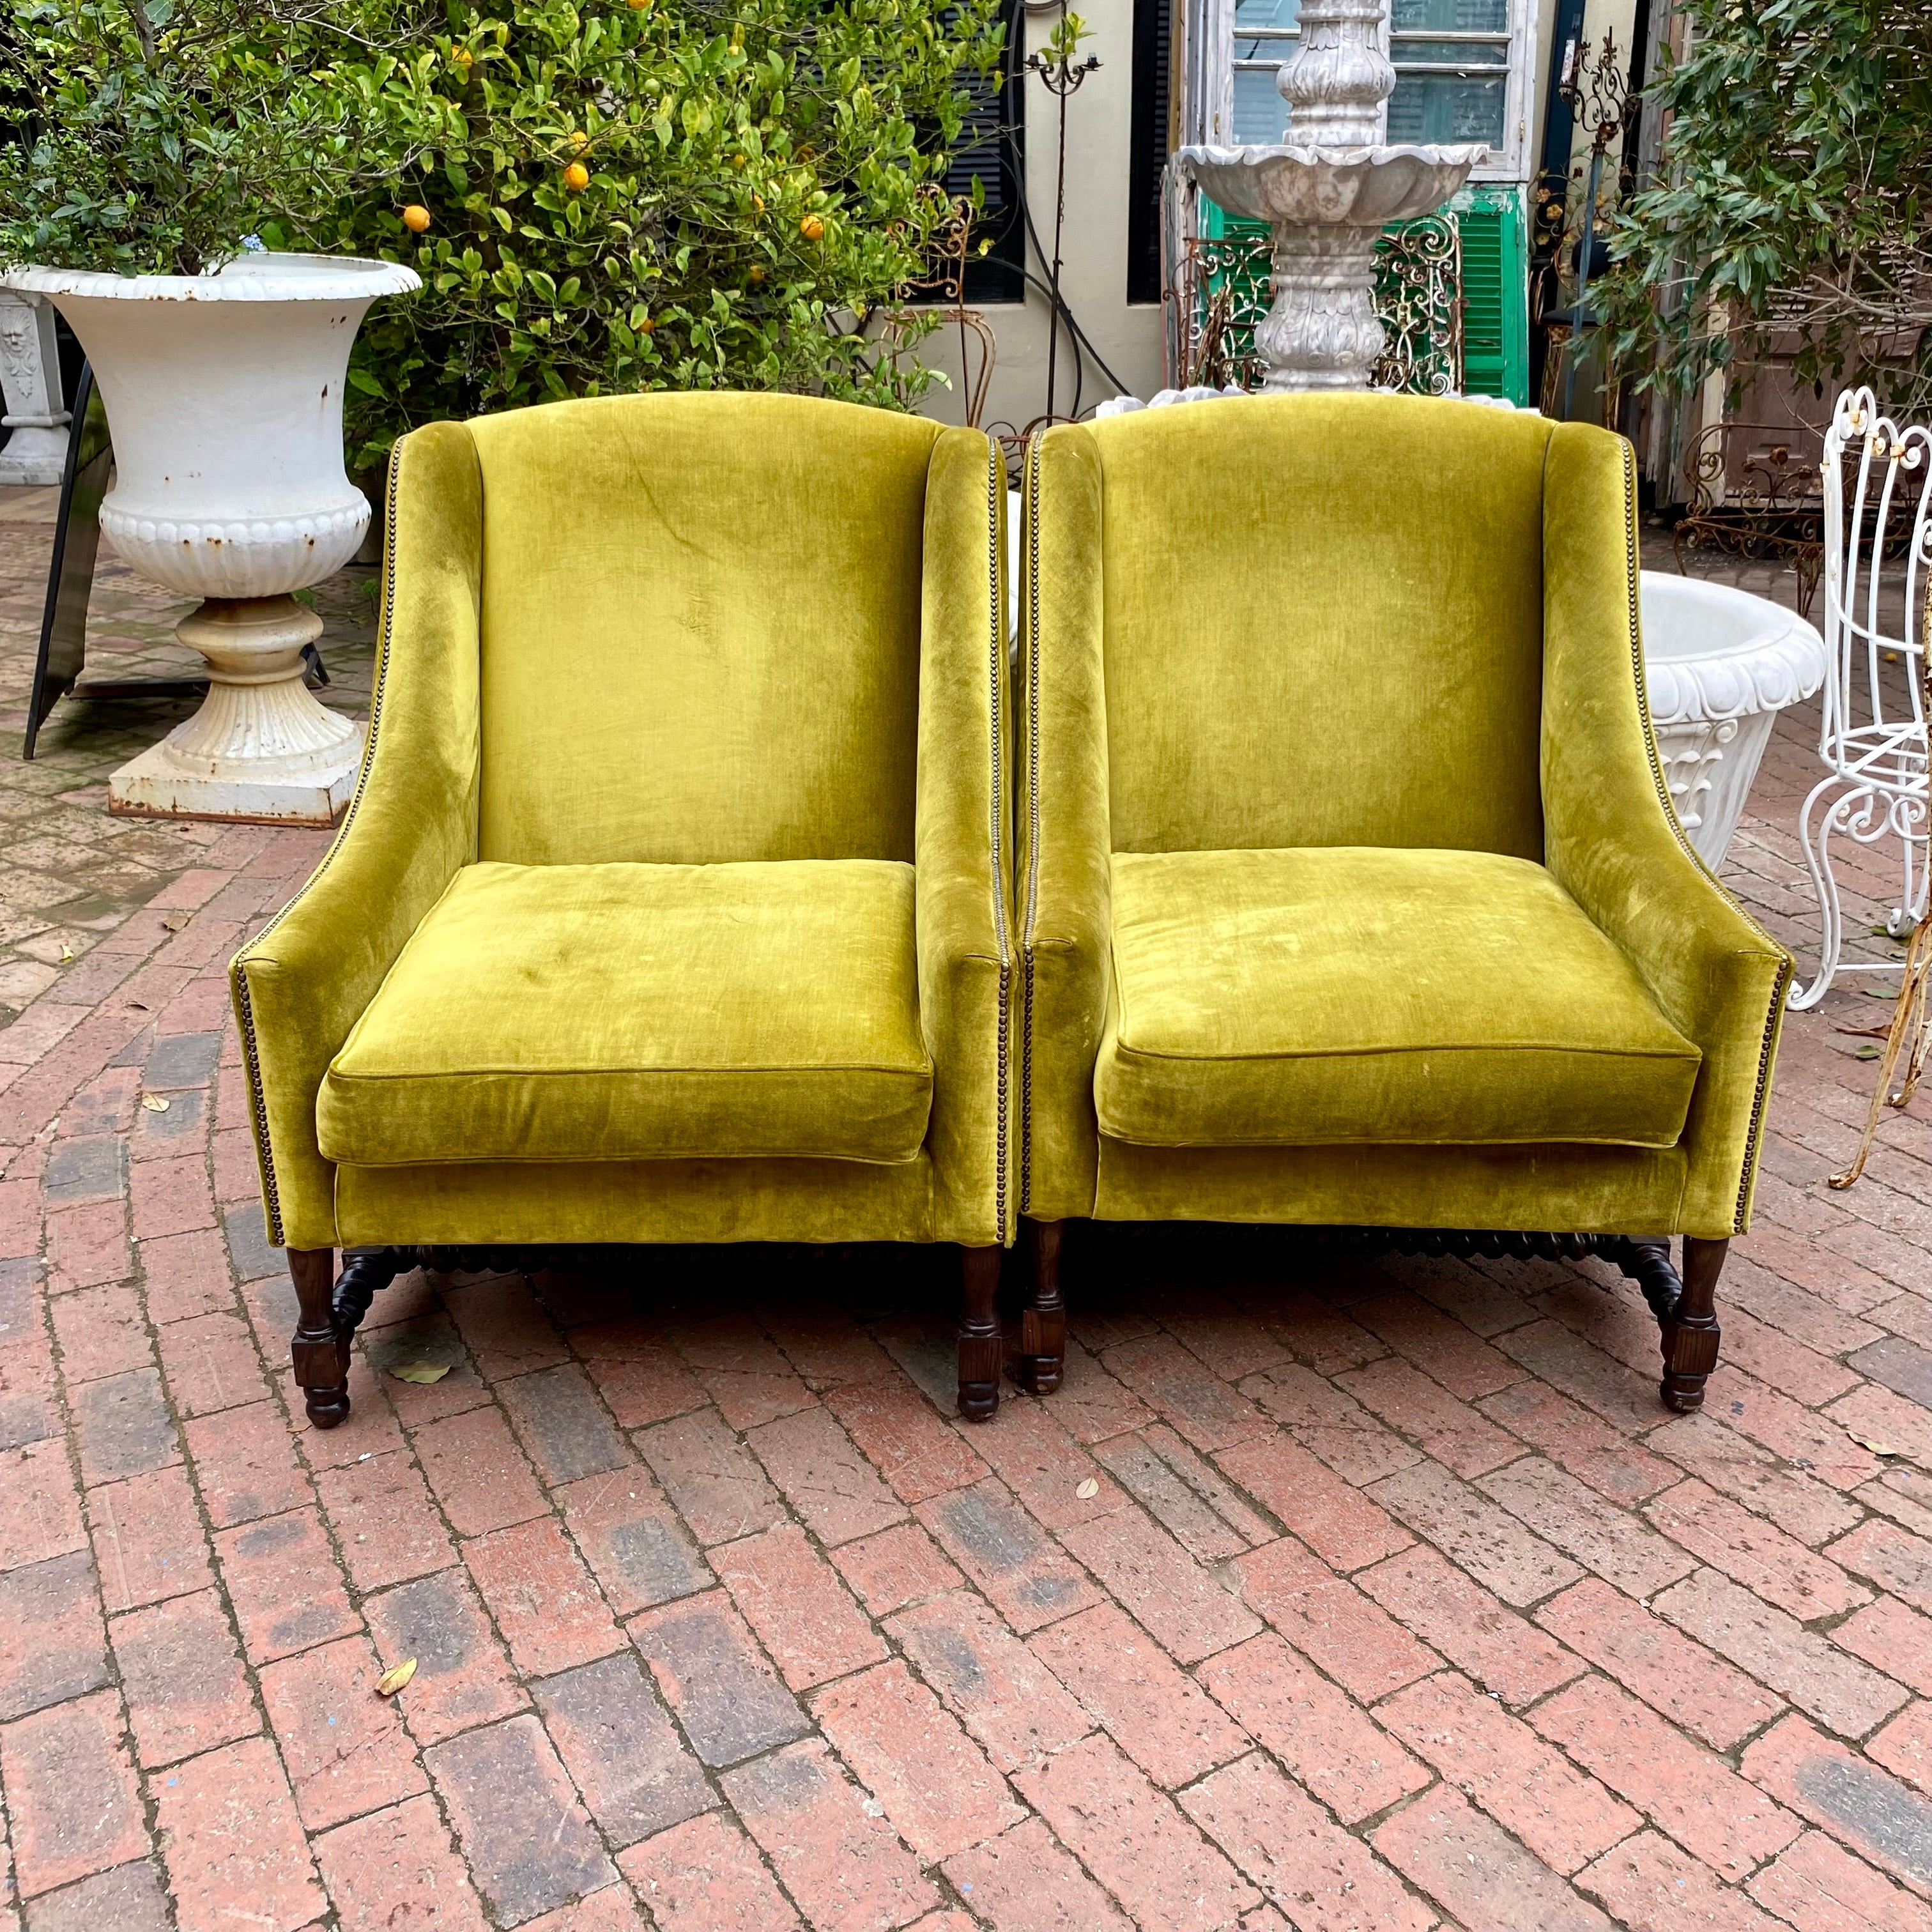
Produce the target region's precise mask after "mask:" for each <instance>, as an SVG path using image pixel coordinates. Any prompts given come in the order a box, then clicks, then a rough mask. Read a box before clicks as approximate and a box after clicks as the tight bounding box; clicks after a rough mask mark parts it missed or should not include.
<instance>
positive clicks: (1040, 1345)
mask: <svg viewBox="0 0 1932 1932" xmlns="http://www.w3.org/2000/svg"><path fill="white" fill-rule="evenodd" d="M1063 1225H1064V1224H1063V1223H1061V1222H1058V1221H1029V1222H1028V1223H1026V1230H1027V1242H1028V1248H1029V1250H1031V1257H1032V1262H1033V1266H1032V1270H1031V1277H1030V1279H1029V1280H1028V1283H1027V1301H1026V1308H1025V1312H1024V1313H1022V1316H1020V1365H1019V1384H1020V1387H1021V1388H1023V1389H1025V1390H1026V1391H1028V1393H1029V1394H1033V1395H1051V1394H1052V1393H1053V1391H1055V1389H1057V1388H1059V1386H1060V1383H1061V1376H1063V1375H1064V1373H1065V1372H1066V1368H1067V1303H1066V1301H1065V1299H1064V1297H1063V1296H1062V1295H1061V1292H1060V1235H1061V1228H1062V1226H1063Z"/></svg>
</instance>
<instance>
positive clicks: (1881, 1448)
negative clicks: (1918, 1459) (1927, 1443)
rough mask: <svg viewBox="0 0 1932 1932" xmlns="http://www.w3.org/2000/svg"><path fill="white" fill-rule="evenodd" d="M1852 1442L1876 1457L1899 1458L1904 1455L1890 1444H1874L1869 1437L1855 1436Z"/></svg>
mask: <svg viewBox="0 0 1932 1932" xmlns="http://www.w3.org/2000/svg"><path fill="white" fill-rule="evenodd" d="M1852 1441H1853V1442H1855V1443H1856V1444H1857V1445H1858V1447H1859V1448H1861V1449H1869V1450H1870V1451H1871V1452H1872V1454H1873V1455H1874V1456H1897V1455H1899V1454H1902V1453H1903V1452H1902V1451H1899V1450H1897V1449H1894V1448H1892V1446H1891V1444H1889V1443H1888V1442H1873V1440H1872V1439H1871V1438H1870V1436H1853V1437H1852Z"/></svg>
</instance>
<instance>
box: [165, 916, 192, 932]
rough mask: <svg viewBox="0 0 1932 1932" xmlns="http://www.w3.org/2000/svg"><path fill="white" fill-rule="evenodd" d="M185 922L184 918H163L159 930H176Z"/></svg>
mask: <svg viewBox="0 0 1932 1932" xmlns="http://www.w3.org/2000/svg"><path fill="white" fill-rule="evenodd" d="M185 925H187V920H186V919H163V920H162V921H161V930H162V931H163V932H180V930H181V928H182V927H183V926H185Z"/></svg>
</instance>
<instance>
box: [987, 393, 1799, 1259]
mask: <svg viewBox="0 0 1932 1932" xmlns="http://www.w3.org/2000/svg"><path fill="white" fill-rule="evenodd" d="M1635 507H1636V506H1635V494H1634V477H1633V472H1632V466H1631V460H1630V456H1629V452H1628V446H1626V445H1625V444H1624V443H1622V441H1621V440H1620V439H1619V438H1617V437H1613V436H1610V435H1607V434H1604V432H1602V431H1598V430H1595V429H1592V428H1586V427H1583V426H1580V425H1556V424H1553V423H1551V422H1548V421H1547V420H1545V419H1543V418H1541V417H1538V416H1531V415H1529V414H1521V415H1517V414H1514V413H1508V412H1505V411H1500V410H1486V409H1481V408H1479V407H1475V406H1471V405H1462V404H1445V403H1442V402H1438V401H1430V400H1423V399H1420V398H1402V397H1391V396H1378V395H1349V396H1337V397H1319V396H1289V397H1280V398H1272V397H1271V398H1254V399H1250V400H1246V401H1240V402H1230V403H1226V404H1211V405H1200V406H1196V407H1175V408H1172V409H1166V410H1148V411H1144V412H1140V413H1135V414H1132V415H1129V416H1121V417H1117V418H1114V419H1109V420H1108V421H1106V422H1100V423H1097V424H1094V425H1082V426H1079V427H1065V428H1055V429H1052V430H1050V431H1047V432H1046V434H1044V435H1043V437H1040V438H1039V439H1037V440H1036V441H1035V443H1034V444H1033V445H1032V446H1031V449H1030V451H1029V454H1028V462H1027V466H1026V475H1025V529H1024V532H1023V538H1022V556H1023V571H1024V574H1023V579H1022V598H1021V605H1022V663H1021V676H1022V690H1021V691H1020V692H1019V698H1018V702H1017V703H1016V716H1017V718H1018V719H1019V725H1020V728H1021V730H1022V744H1021V747H1020V752H1019V769H1020V778H1021V783H1022V786H1023V788H1024V795H1023V796H1022V798H1021V799H1020V800H1019V805H1018V811H1017V818H1016V823H1017V826H1018V829H1019V847H1018V853H1017V856H1018V866H1017V885H1018V890H1019V908H1018V913H1019V930H1020V938H1021V945H1022V967H1023V972H1022V981H1023V989H1024V996H1025V1013H1024V1022H1025V1024H1024V1034H1023V1037H1024V1045H1023V1048H1022V1067H1021V1087H1022V1094H1023V1097H1024V1099H1023V1103H1022V1121H1021V1135H1022V1141H1021V1148H1020V1163H1021V1169H1020V1175H1021V1178H1020V1190H1021V1199H1020V1205H1021V1209H1022V1212H1023V1213H1025V1214H1028V1215H1030V1216H1031V1217H1035V1218H1037V1219H1039V1220H1060V1219H1062V1218H1064V1217H1070V1216H1097V1217H1101V1218H1103V1219H1115V1220H1140V1219H1148V1220H1170V1219H1206V1220H1250V1221H1277V1222H1286V1223H1313V1224H1335V1223H1344V1224H1347V1223H1367V1224H1371V1225H1382V1226H1400V1227H1424V1228H1427V1227H1436V1228H1448V1229H1459V1228H1497V1229H1559V1230H1562V1231H1566V1232H1589V1233H1605V1234H1631V1235H1658V1234H1667V1233H1673V1232H1681V1233H1685V1234H1689V1235H1697V1236H1700V1237H1703V1238H1712V1239H1721V1238H1724V1237H1726V1236H1728V1235H1732V1234H1733V1233H1735V1232H1740V1231H1741V1230H1742V1228H1743V1227H1744V1226H1745V1223H1746V1221H1747V1220H1748V1215H1749V1211H1750V1203H1751V1187H1752V1181H1753V1175H1754V1169H1755V1164H1756V1160H1757V1142H1758V1136H1759V1133H1760V1130H1761V1127H1762V1123H1763V1106H1764V1101H1765V1096H1766V1091H1767V1089H1768V1085H1769V1079H1770V1076H1771V1070H1772V1059H1773V1056H1774V1054H1775V1048H1776V1043H1777V1038H1778V1025H1779V1021H1780V1018H1781V1013H1782V1010H1783V1004H1784V991H1785V987H1786V984H1787V979H1788V976H1789V973H1790V960H1789V959H1788V956H1787V955H1786V954H1785V953H1784V950H1783V949H1782V948H1781V947H1779V946H1778V944H1776V943H1775V941H1772V939H1771V938H1769V937H1768V936H1767V935H1766V934H1765V933H1764V932H1762V931H1761V930H1760V929H1759V928H1758V927H1757V926H1756V925H1755V924H1754V923H1753V922H1751V920H1750V919H1748V918H1747V917H1746V916H1745V914H1744V913H1742V911H1741V910H1739V907H1737V906H1736V904H1735V903H1734V902H1733V901H1732V900H1731V898H1730V896H1729V895H1727V893H1726V892H1724V890H1723V889H1722V888H1721V886H1718V883H1716V881H1715V880H1714V879H1713V878H1712V877H1711V875H1710V874H1709V872H1708V871H1706V869H1705V868H1704V867H1703V865H1702V864H1701V862H1700V861H1699V860H1698V859H1697V856H1696V855H1695V854H1694V853H1693V852H1692V850H1691V848H1690V847H1689V845H1688V842H1687V841H1685V838H1684V836H1683V834H1682V829H1681V828H1680V827H1679V825H1678V823H1677V821H1676V817H1675V814H1674V813H1673V810H1672V808H1671V805H1670V799H1669V794H1668V792H1667V789H1666V787H1665V785H1664V779H1663V774H1662V771H1661V766H1660V765H1659V763H1658V757H1657V753H1656V749H1655V743H1654V741H1653V739H1652V735H1651V732H1650V728H1649V723H1648V720H1647V716H1646V711H1645V708H1644V704H1643V686H1642V679H1643V661H1642V652H1641V649H1640V642H1639V636H1638V628H1637V625H1638V608H1637V553H1636V523H1635Z"/></svg>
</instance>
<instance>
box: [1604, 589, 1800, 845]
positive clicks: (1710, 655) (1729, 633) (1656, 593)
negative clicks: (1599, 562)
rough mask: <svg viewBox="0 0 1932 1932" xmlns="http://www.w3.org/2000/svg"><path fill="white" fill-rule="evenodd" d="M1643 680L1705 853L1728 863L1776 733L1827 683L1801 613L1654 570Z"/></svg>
mask: <svg viewBox="0 0 1932 1932" xmlns="http://www.w3.org/2000/svg"><path fill="white" fill-rule="evenodd" d="M1641 581H1642V592H1641V595H1642V600H1643V675H1644V684H1645V686H1646V691H1647V693H1648V694H1649V700H1650V721H1651V726H1652V729H1653V730H1655V732H1656V733H1657V749H1658V755H1659V756H1660V757H1661V758H1662V759H1663V760H1664V775H1665V777H1666V778H1667V780H1668V781H1669V782H1670V799H1671V802H1672V803H1673V805H1676V808H1677V816H1678V819H1679V822H1680V823H1682V826H1683V827H1684V829H1685V832H1686V834H1687V835H1688V837H1689V838H1690V841H1691V844H1693V845H1694V846H1695V847H1697V854H1698V856H1699V857H1700V858H1701V859H1703V861H1704V862H1705V864H1706V865H1709V867H1710V868H1711V869H1712V871H1716V870H1717V869H1718V867H1719V866H1720V865H1722V864H1723V863H1724V852H1725V849H1726V847H1728V846H1729V845H1730V842H1731V834H1732V833H1733V832H1735V831H1736V829H1737V828H1738V820H1739V818H1740V817H1742V816H1743V814H1744V808H1745V799H1746V798H1747V797H1748V796H1749V795H1750V792H1751V781H1752V779H1753V778H1755V777H1756V776H1757V768H1758V762H1759V760H1760V759H1761V758H1763V756H1764V748H1765V746H1766V745H1768V744H1769V742H1771V730H1772V725H1773V724H1775V723H1776V722H1777V719H1778V712H1780V711H1781V710H1782V709H1784V706H1786V705H1787V704H1796V703H1799V701H1800V700H1802V699H1804V698H1807V697H1811V696H1812V695H1813V694H1814V692H1816V691H1817V688H1818V687H1819V686H1820V685H1821V684H1823V682H1824V681H1825V668H1826V665H1825V640H1824V639H1823V637H1820V636H1819V634H1818V633H1817V631H1815V630H1814V628H1812V627H1811V625H1809V624H1808V623H1807V622H1805V619H1803V618H1802V617H1801V616H1799V615H1798V614H1797V613H1796V612H1795V611H1793V610H1787V609H1786V608H1785V607H1784V605H1783V604H1774V603H1772V601H1771V600H1770V599H1769V598H1765V597H1754V596H1753V595H1751V592H1749V591H1748V590H1739V589H1734V588H1733V586H1730V584H1727V583H1705V582H1704V581H1703V580H1702V579H1700V578H1698V577H1674V576H1672V575H1670V574H1669V573H1668V572H1666V571H1658V570H1646V571H1644V572H1643V576H1642V580H1641Z"/></svg>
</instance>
